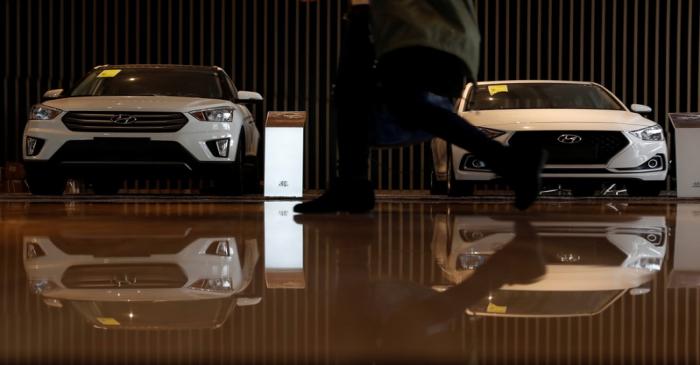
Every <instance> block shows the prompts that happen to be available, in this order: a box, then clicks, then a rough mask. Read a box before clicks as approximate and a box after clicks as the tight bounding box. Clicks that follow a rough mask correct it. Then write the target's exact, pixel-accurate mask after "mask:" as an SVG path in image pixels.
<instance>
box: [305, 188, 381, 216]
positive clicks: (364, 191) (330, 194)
mask: <svg viewBox="0 0 700 365" xmlns="http://www.w3.org/2000/svg"><path fill="white" fill-rule="evenodd" d="M372 209H374V188H373V187H372V184H371V183H370V182H369V181H366V180H364V181H363V180H342V181H341V180H339V181H337V182H336V183H334V184H331V187H330V188H329V189H328V190H326V191H325V192H324V193H323V194H322V195H321V196H319V197H318V198H316V199H313V200H311V201H308V202H304V203H300V204H297V205H295V206H294V211H295V212H297V213H304V214H314V213H316V214H319V213H335V212H348V213H366V212H369V211H371V210H372Z"/></svg>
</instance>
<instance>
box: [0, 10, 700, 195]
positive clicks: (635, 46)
mask: <svg viewBox="0 0 700 365" xmlns="http://www.w3.org/2000/svg"><path fill="white" fill-rule="evenodd" d="M476 3H477V6H478V17H479V21H480V24H481V28H482V33H483V52H482V68H481V72H480V79H482V80H494V79H527V78H533V79H538V78H539V79H572V80H591V81H596V82H600V83H601V84H603V85H605V86H606V87H608V88H610V89H611V90H613V91H614V92H615V93H616V94H617V95H618V96H619V97H620V98H621V99H622V100H623V101H624V102H625V103H627V104H631V103H634V102H638V103H644V104H648V105H650V106H652V108H653V109H654V115H653V116H654V119H655V120H656V121H658V122H660V123H661V124H663V125H665V127H666V130H667V131H669V128H670V126H669V123H668V121H667V118H666V114H667V113H668V112H685V111H698V106H699V105H700V92H698V80H699V78H700V66H698V65H700V21H698V19H700V4H698V3H697V1H694V0H669V1H656V0H521V1H515V0H477V1H476ZM345 6H346V4H345V2H344V1H341V0H323V1H301V0H202V1H188V0H94V1H93V0H6V1H3V2H2V5H0V11H1V12H2V15H0V19H2V23H3V24H2V25H0V27H1V28H2V31H3V33H4V34H3V35H2V37H1V38H2V40H3V41H2V52H3V58H4V60H5V66H4V67H3V68H2V70H1V72H2V80H3V81H2V82H3V84H2V97H1V98H0V103H2V108H0V113H1V114H0V118H2V122H1V123H2V125H1V126H0V133H1V134H0V163H4V162H5V161H16V160H18V159H19V158H20V144H19V143H20V139H21V133H22V128H23V126H24V122H25V117H26V113H27V109H28V107H29V106H30V105H31V104H33V103H35V102H37V101H38V100H39V96H40V95H41V93H43V91H45V90H46V89H48V88H52V87H60V86H63V87H70V86H71V85H73V84H74V83H75V82H76V80H77V79H78V78H79V77H80V76H81V75H82V74H83V73H84V72H85V71H86V70H87V69H89V68H90V67H92V66H94V65H98V64H104V63H127V62H128V63H136V62H141V63H156V62H163V63H187V64H190V63H191V64H218V65H220V66H222V67H224V68H225V69H226V70H227V71H228V72H229V73H230V74H231V75H232V77H233V78H234V80H235V82H236V83H237V84H238V85H239V86H240V87H241V88H242V89H250V90H256V91H259V92H261V93H262V94H263V95H264V96H265V97H266V101H265V103H264V104H263V105H262V107H260V108H259V110H257V111H256V112H257V113H256V114H257V116H258V119H259V120H261V118H262V116H263V115H264V112H266V111H267V110H280V109H305V110H308V111H309V113H310V115H309V116H310V121H311V122H310V123H309V128H308V129H307V136H306V137H307V146H308V147H307V152H306V157H305V158H306V166H307V168H306V172H305V186H306V187H307V188H309V189H318V188H323V187H325V185H326V182H327V181H328V180H329V178H330V176H331V172H332V168H333V165H334V164H333V161H334V160H335V145H334V143H333V140H332V138H330V137H331V136H332V134H333V130H332V128H331V124H330V120H331V116H330V100H329V99H330V90H331V80H332V78H333V74H334V66H335V62H336V59H337V56H338V42H339V26H340V22H339V19H340V17H341V14H342V12H343V10H344V8H345ZM371 158H372V163H371V175H372V177H373V179H374V180H375V182H376V184H377V186H378V187H379V188H381V189H386V190H421V189H424V188H426V187H427V184H428V176H429V172H430V169H431V165H432V162H431V159H430V149H429V147H428V146H427V145H416V146H411V147H406V148H401V149H394V150H382V151H373V152H372V154H371Z"/></svg>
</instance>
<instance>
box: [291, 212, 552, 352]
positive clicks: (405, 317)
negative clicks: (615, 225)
mask: <svg viewBox="0 0 700 365" xmlns="http://www.w3.org/2000/svg"><path fill="white" fill-rule="evenodd" d="M295 220H296V221H297V222H300V223H302V224H304V226H305V227H306V228H310V229H316V230H318V234H319V238H320V239H321V240H324V241H327V242H329V243H330V244H331V247H332V248H333V250H332V251H333V252H335V267H336V268H337V274H336V275H334V281H333V286H332V289H331V290H332V291H331V296H332V300H331V309H330V312H331V318H333V323H332V325H331V327H330V328H331V329H332V333H331V346H332V351H333V356H334V357H335V360H336V363H345V362H346V363H364V362H367V363H381V362H385V361H386V362H391V363H406V362H418V361H421V362H426V363H429V362H431V360H432V361H435V360H440V359H442V360H446V359H447V360H459V359H458V358H456V357H462V355H463V354H461V346H460V345H459V344H458V343H455V341H458V339H460V338H461V335H459V334H456V333H453V332H452V331H451V330H450V326H449V324H450V322H451V321H452V320H453V319H457V318H460V317H461V316H463V315H464V311H465V308H467V307H469V306H470V305H472V304H474V303H476V302H478V301H479V300H481V299H483V298H484V297H486V296H487V295H488V293H489V292H490V291H493V290H496V289H498V288H500V287H501V286H502V285H504V284H516V283H527V282H532V281H534V280H536V279H538V278H539V277H540V276H542V275H543V274H544V270H545V266H544V259H543V257H542V253H541V248H540V243H539V240H538V238H537V234H536V233H535V231H534V230H533V228H532V226H531V225H530V224H529V223H528V222H526V221H517V222H516V224H515V230H516V232H515V233H516V235H515V237H514V238H513V240H512V241H511V242H509V243H508V244H507V245H506V246H504V247H503V248H502V249H501V250H499V251H497V252H496V253H495V254H493V255H492V256H491V258H490V259H489V260H488V261H486V263H485V264H483V265H482V266H480V267H479V268H477V269H476V270H475V272H474V275H472V276H471V277H470V278H468V279H466V280H464V281H463V282H461V283H460V284H458V285H455V286H453V287H452V288H450V289H448V290H446V291H444V292H442V293H440V292H436V291H434V290H432V289H431V288H428V287H424V286H421V285H419V284H417V283H413V282H404V281H395V280H393V281H390V280H371V279H370V269H369V266H368V265H369V256H368V252H369V250H368V248H369V247H370V246H371V245H373V244H375V243H376V242H377V237H378V233H379V219H377V217H376V216H375V217H373V216H368V215H353V216H323V217H318V218H315V217H308V216H296V217H295ZM357 227H362V229H359V230H358V229H357Z"/></svg>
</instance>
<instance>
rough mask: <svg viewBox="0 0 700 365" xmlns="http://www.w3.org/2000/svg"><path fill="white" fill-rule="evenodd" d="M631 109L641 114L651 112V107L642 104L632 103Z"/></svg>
mask: <svg viewBox="0 0 700 365" xmlns="http://www.w3.org/2000/svg"><path fill="white" fill-rule="evenodd" d="M630 110H632V111H633V112H635V113H639V114H649V113H651V108H650V107H648V106H646V105H642V104H632V105H630Z"/></svg>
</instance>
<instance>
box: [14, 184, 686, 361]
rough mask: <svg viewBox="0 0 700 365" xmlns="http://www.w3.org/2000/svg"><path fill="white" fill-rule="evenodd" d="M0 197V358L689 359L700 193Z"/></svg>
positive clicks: (340, 359) (178, 359)
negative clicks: (342, 208) (519, 198)
mask: <svg viewBox="0 0 700 365" xmlns="http://www.w3.org/2000/svg"><path fill="white" fill-rule="evenodd" d="M293 204H294V202H293V201H263V200H262V199H229V200H223V201H222V200H218V199H215V198H175V199H173V198H172V197H171V198H169V199H164V198H161V197H157V196H151V197H138V199H137V198H133V197H121V198H112V199H109V200H107V199H104V198H99V197H98V198H94V197H93V198H90V197H69V198H60V199H41V198H31V197H28V196H9V195H8V196H0V235H1V236H0V237H2V245H1V246H0V270H2V282H1V284H0V293H1V294H2V296H1V297H0V306H1V307H2V312H1V313H2V314H1V316H2V318H0V323H3V324H2V326H0V358H2V362H3V363H5V362H39V361H41V362H46V363H53V362H62V363H67V362H71V363H90V364H92V363H116V362H120V363H137V362H149V363H154V362H158V363H160V362H178V363H179V362H195V361H196V362H221V363H224V362H226V363H228V362H230V361H238V362H246V363H248V362H256V363H292V362H293V363H327V362H336V361H340V362H348V363H357V362H382V361H387V362H401V363H405V362H416V363H417V362H420V363H426V362H459V363H467V362H470V363H484V362H486V363H492V362H493V363H550V362H557V363H559V362H566V363H618V362H625V363H656V362H658V360H660V359H664V360H667V361H672V362H682V363H697V362H698V361H700V291H698V289H697V287H698V286H700V246H699V245H698V242H697V237H698V236H700V202H695V201H678V200H674V199H640V200H629V199H627V198H597V199H570V198H546V199H544V200H542V201H541V202H539V203H538V204H537V205H535V206H534V207H533V208H531V209H530V210H529V211H528V212H527V213H518V212H516V211H514V210H513V209H512V208H511V206H510V202H509V201H508V199H507V198H482V199H478V200H476V199H462V200H448V199H432V198H427V197H425V196H409V197H406V196H381V197H380V204H379V205H378V207H377V209H376V211H375V212H374V213H372V214H367V215H319V216H298V215H294V214H293V213H292V210H291V207H292V206H293Z"/></svg>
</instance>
